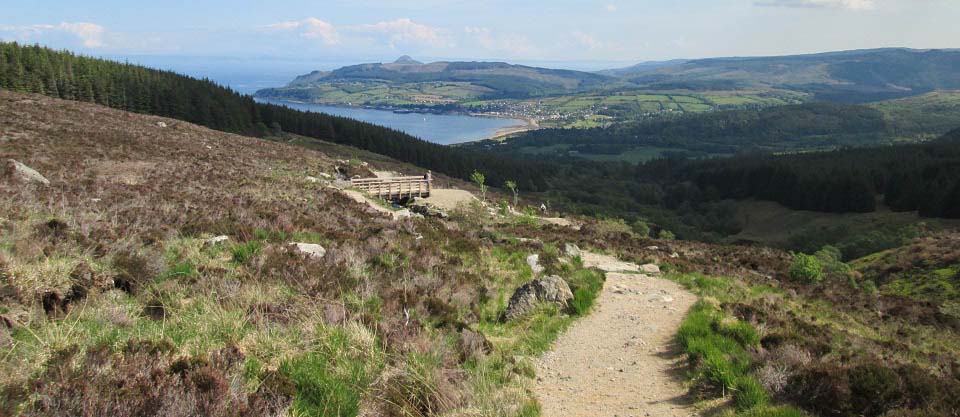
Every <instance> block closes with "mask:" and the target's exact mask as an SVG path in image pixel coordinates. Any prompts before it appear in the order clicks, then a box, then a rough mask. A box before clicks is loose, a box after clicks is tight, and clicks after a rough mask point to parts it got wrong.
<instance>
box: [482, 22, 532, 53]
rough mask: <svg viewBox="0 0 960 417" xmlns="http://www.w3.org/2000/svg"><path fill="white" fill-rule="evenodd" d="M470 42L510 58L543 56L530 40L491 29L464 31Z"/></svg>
mask: <svg viewBox="0 0 960 417" xmlns="http://www.w3.org/2000/svg"><path fill="white" fill-rule="evenodd" d="M463 30H464V32H465V33H466V34H467V36H468V37H469V39H470V40H472V41H473V42H475V43H476V44H478V45H479V46H480V47H481V48H483V49H485V50H486V51H487V52H491V53H494V54H504V55H506V56H508V57H522V58H530V57H534V56H538V55H540V54H541V51H540V48H537V46H536V45H534V44H533V43H532V42H530V40H529V39H527V38H526V37H524V36H520V35H517V34H512V33H507V34H496V33H494V32H493V31H491V30H490V29H489V28H485V27H477V26H467V27H465V28H464V29H463Z"/></svg>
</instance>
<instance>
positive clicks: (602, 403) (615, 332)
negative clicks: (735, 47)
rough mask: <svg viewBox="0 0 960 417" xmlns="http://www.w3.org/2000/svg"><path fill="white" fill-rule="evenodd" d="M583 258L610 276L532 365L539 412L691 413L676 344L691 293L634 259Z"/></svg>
mask: <svg viewBox="0 0 960 417" xmlns="http://www.w3.org/2000/svg"><path fill="white" fill-rule="evenodd" d="M583 260H584V263H585V264H586V265H587V266H593V267H598V268H600V269H602V270H604V271H607V281H606V283H605V284H604V288H603V292H602V293H601V294H600V297H599V299H598V304H597V305H596V306H595V307H594V311H593V312H591V313H590V315H588V316H587V317H584V318H582V319H580V320H578V321H577V322H576V323H574V324H573V325H572V326H571V327H570V328H569V329H567V331H566V332H564V334H563V335H561V336H560V338H559V339H558V340H557V342H556V344H555V345H554V347H553V350H551V351H550V352H547V353H546V354H544V356H543V357H542V358H541V359H540V360H539V362H538V364H537V375H538V378H537V381H536V384H535V387H534V392H535V393H536V394H537V397H538V399H539V401H540V404H541V406H542V415H543V417H578V416H583V417H604V416H611V417H612V416H619V417H629V416H654V417H673V416H692V415H696V413H695V411H694V409H693V406H692V401H691V400H690V399H689V398H688V396H687V389H686V387H685V386H684V385H683V383H682V381H681V378H682V372H683V363H682V358H681V357H680V355H679V353H678V352H677V351H676V347H675V346H674V343H673V337H674V335H675V334H676V332H677V329H678V328H679V327H680V322H681V321H682V320H683V317H684V316H685V315H686V312H687V310H688V309H689V308H690V306H692V305H693V303H694V302H696V300H697V298H696V296H694V295H693V294H691V293H689V292H688V291H686V290H685V289H683V288H682V287H681V286H679V285H678V284H676V283H674V282H672V281H669V280H666V279H663V278H658V277H650V276H647V275H641V274H638V273H635V272H634V271H637V270H638V269H639V267H638V266H637V265H636V264H632V263H626V262H621V261H618V260H617V259H616V258H613V257H609V256H603V255H596V254H589V253H584V254H583ZM624 271H630V272H627V273H624Z"/></svg>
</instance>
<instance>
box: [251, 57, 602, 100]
mask: <svg viewBox="0 0 960 417" xmlns="http://www.w3.org/2000/svg"><path fill="white" fill-rule="evenodd" d="M406 58H409V57H406ZM612 81H614V79H613V78H611V77H607V76H603V75H599V74H593V73H587V72H580V71H571V70H556V69H547V68H536V67H529V66H523V65H511V64H507V63H502V62H433V63H429V64H422V63H419V62H417V61H413V60H411V59H400V60H398V61H397V62H394V63H386V64H383V63H377V64H361V65H352V66H347V67H343V68H339V69H336V70H334V71H330V72H320V71H315V72H312V73H310V74H306V75H302V76H299V77H297V78H296V79H294V80H293V81H292V82H290V84H288V85H287V86H286V87H282V88H272V89H264V90H260V91H258V92H257V96H258V97H263V98H274V99H288V100H289V99H296V100H301V101H308V102H315V103H328V104H353V105H361V104H362V105H378V106H387V105H394V106H403V105H432V106H436V105H444V104H452V103H456V102H459V101H463V100H475V99H500V98H525V97H539V96H544V95H549V94H561V93H569V92H573V91H582V90H587V89H591V88H597V87H599V86H602V85H604V84H607V83H611V82H612Z"/></svg>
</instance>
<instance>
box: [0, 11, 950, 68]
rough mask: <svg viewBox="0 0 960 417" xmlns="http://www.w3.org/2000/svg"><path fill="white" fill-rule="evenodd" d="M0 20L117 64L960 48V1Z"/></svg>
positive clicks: (28, 35)
mask: <svg viewBox="0 0 960 417" xmlns="http://www.w3.org/2000/svg"><path fill="white" fill-rule="evenodd" d="M0 11H2V13H0V39H3V40H17V41H21V42H38V43H41V44H46V45H49V46H53V47H57V48H69V49H72V50H78V51H82V52H84V53H88V54H93V55H104V56H114V57H116V56H143V55H156V56H168V57H169V56H204V57H210V56H216V57H232V58H247V59H263V58H275V59H278V60H290V59H293V60H299V59H302V60H309V61H324V62H331V63H333V62H337V63H340V62H358V61H386V60H392V59H394V58H396V57H397V56H399V55H402V54H409V55H412V56H414V57H415V58H420V59H427V60H429V59H501V60H507V61H512V62H557V63H570V62H577V63H580V64H579V65H570V66H590V65H593V66H600V67H602V66H607V65H612V64H614V63H631V62H639V61H646V60H663V59H671V58H699V57H712V56H733V55H738V56H745V55H772V54H792V53H805V52H818V51H829V50H840V49H855V48H872V47H882V46H905V47H915V48H948V47H960V25H958V24H957V23H956V22H957V21H960V1H958V0H712V1H706V0H633V1H619V0H606V1H574V0H537V1H507V0H490V1H482V0H474V1H460V0H450V1H440V0H419V1H405V0H394V1H386V0H353V1H340V0H328V1H316V0H315V1H303V0H293V1H285V0H274V1H269V2H267V1H237V0H212V1H153V2H131V1H129V0H87V1H76V2H72V1H71V2H67V1H63V0H59V1H49V0H31V1H13V0H0ZM590 63H593V64H590ZM561 66H562V65H561Z"/></svg>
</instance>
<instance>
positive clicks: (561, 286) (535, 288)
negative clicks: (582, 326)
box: [504, 276, 573, 320]
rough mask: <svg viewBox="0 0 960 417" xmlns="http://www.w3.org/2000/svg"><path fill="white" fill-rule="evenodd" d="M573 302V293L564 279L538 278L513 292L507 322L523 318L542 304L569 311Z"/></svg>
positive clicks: (552, 277) (508, 307) (508, 306)
mask: <svg viewBox="0 0 960 417" xmlns="http://www.w3.org/2000/svg"><path fill="white" fill-rule="evenodd" d="M571 301H573V292H572V291H570V286H569V285H567V282H566V281H564V280H563V278H560V277H558V276H547V277H543V278H538V279H535V280H533V281H530V282H528V283H526V284H523V285H522V286H520V288H517V289H516V291H514V292H513V296H511V297H510V302H509V303H508V304H507V311H506V312H505V313H504V317H505V318H506V319H507V320H513V319H515V318H518V317H522V316H524V315H526V314H527V313H529V312H530V311H531V310H533V309H534V308H536V306H537V304H540V303H552V304H555V305H557V306H558V307H560V308H562V309H567V308H569V307H570V302H571Z"/></svg>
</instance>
